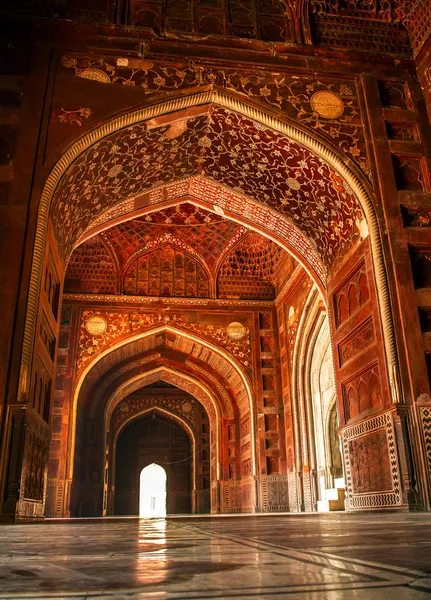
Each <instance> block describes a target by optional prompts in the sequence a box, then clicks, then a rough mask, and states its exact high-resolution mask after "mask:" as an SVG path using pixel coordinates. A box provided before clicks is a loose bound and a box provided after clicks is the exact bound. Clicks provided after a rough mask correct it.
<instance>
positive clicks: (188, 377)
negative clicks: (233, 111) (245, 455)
mask: <svg viewBox="0 0 431 600" xmlns="http://www.w3.org/2000/svg"><path fill="white" fill-rule="evenodd" d="M159 333H171V334H174V335H175V336H176V337H177V338H179V339H182V340H184V341H186V342H188V343H189V344H190V343H191V344H192V345H193V344H194V345H196V346H197V347H198V348H199V347H200V348H202V349H204V350H205V351H208V352H209V353H210V355H212V356H214V357H219V359H220V360H221V364H222V365H224V367H223V371H225V372H226V367H227V368H228V370H229V372H230V375H229V381H233V382H234V383H235V386H236V387H237V388H238V389H237V402H238V409H239V413H240V414H242V415H244V414H246V415H247V416H248V418H249V420H250V430H251V439H252V440H255V419H256V415H255V405H254V399H253V390H252V385H251V381H250V379H249V377H248V375H247V373H246V372H245V370H244V368H243V367H242V365H241V364H240V363H239V362H238V361H237V360H236V359H235V358H234V357H233V356H232V355H231V354H230V353H229V352H227V351H225V350H224V349H223V348H221V347H220V346H216V345H214V344H212V343H211V342H209V341H207V340H204V339H203V338H201V337H198V336H196V335H194V334H192V333H190V332H185V331H183V330H180V329H178V328H176V327H174V326H172V325H170V324H163V325H160V326H158V327H155V328H154V327H153V328H151V329H149V330H148V331H144V332H140V333H138V334H135V335H130V336H128V337H126V338H123V339H121V340H119V341H117V342H116V343H113V344H111V345H110V346H108V347H107V348H104V349H103V350H102V351H101V352H99V353H98V354H97V355H96V356H94V357H93V358H92V360H91V361H90V362H89V363H88V364H87V365H86V367H85V369H83V370H82V371H81V372H80V374H79V376H78V379H77V381H76V385H75V388H74V393H73V403H72V411H71V423H70V440H71V441H70V445H69V460H68V465H69V467H68V476H69V479H73V470H74V457H75V443H76V425H77V415H78V403H79V399H80V392H81V389H82V386H83V384H84V382H85V379H86V377H87V375H88V374H89V373H90V372H91V370H92V369H93V367H95V365H97V363H99V362H100V361H101V360H102V359H103V358H104V357H107V356H109V355H110V354H111V353H112V352H114V351H115V350H117V349H119V348H121V347H124V346H127V345H128V344H131V343H133V342H135V341H138V340H143V339H145V338H149V337H150V336H156V335H157V334H159ZM189 350H190V351H191V350H192V347H190V349H189ZM191 354H192V355H193V352H191ZM212 362H213V361H211V359H210V360H209V364H211V363H212ZM186 365H187V366H192V367H193V366H194V365H193V363H192V362H191V361H190V360H187V361H186ZM163 371H164V376H166V377H167V378H170V379H171V380H172V381H173V378H175V381H176V383H175V385H178V384H179V387H182V385H181V379H182V380H183V381H189V382H191V383H192V384H193V386H194V387H196V390H197V394H198V395H199V396H200V398H199V397H198V398H197V399H198V400H202V403H204V402H205V404H207V406H208V408H210V409H211V410H214V412H215V414H216V416H217V417H218V416H220V409H219V408H218V405H217V402H216V400H215V396H214V394H213V393H212V392H211V391H210V390H209V389H208V387H207V386H206V385H205V384H203V383H202V382H201V381H200V379H199V377H198V371H196V373H195V374H191V373H186V372H185V373H181V369H180V368H178V369H175V370H174V369H169V368H167V367H166V366H160V367H159V368H158V369H154V370H153V371H150V372H148V373H145V372H144V373H141V374H139V375H137V376H136V377H135V378H132V380H126V382H124V385H120V386H119V387H118V389H117V390H115V391H114V393H113V394H111V396H110V398H109V399H108V405H109V404H110V405H111V406H112V404H113V403H114V402H116V400H117V398H119V397H120V396H121V394H122V393H123V392H125V393H126V394H129V393H131V391H130V390H131V388H130V387H129V388H128V386H130V385H135V384H136V385H137V387H142V386H144V385H146V384H145V378H146V377H147V385H148V383H150V382H151V381H150V379H153V380H154V377H158V375H157V374H156V373H157V372H159V374H160V375H161V374H163ZM220 377H221V378H222V380H224V379H225V377H226V375H224V376H223V375H222V374H221V373H220ZM159 378H160V377H159ZM123 397H124V396H123ZM120 400H121V398H120V399H119V400H118V402H119V401H120ZM205 404H204V406H205ZM106 418H107V411H105V421H104V422H105V428H106V423H107V421H106ZM216 420H218V419H216ZM105 431H106V429H105ZM217 437H218V436H217ZM251 469H252V474H253V475H255V474H256V448H255V443H254V441H253V443H252V444H251Z"/></svg>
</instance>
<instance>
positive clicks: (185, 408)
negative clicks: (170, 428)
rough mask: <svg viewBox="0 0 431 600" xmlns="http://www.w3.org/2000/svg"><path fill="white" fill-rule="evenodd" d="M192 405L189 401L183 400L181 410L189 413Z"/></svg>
mask: <svg viewBox="0 0 431 600" xmlns="http://www.w3.org/2000/svg"><path fill="white" fill-rule="evenodd" d="M192 408H193V407H192V405H191V403H190V402H184V404H183V412H185V413H189V412H190V411H191V410H192Z"/></svg>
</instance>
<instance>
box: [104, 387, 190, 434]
mask: <svg viewBox="0 0 431 600" xmlns="http://www.w3.org/2000/svg"><path fill="white" fill-rule="evenodd" d="M196 403H197V400H195V398H193V397H192V396H189V395H187V396H184V397H183V398H177V397H172V398H170V397H168V396H151V397H146V396H133V395H132V396H128V397H127V398H125V399H124V400H122V401H121V402H120V403H119V404H118V405H117V406H116V408H115V409H114V411H113V413H112V417H111V423H112V425H113V427H114V429H115V430H117V431H118V429H120V427H121V425H122V424H123V423H125V422H126V421H128V420H129V419H130V417H132V416H133V415H137V414H139V413H140V412H142V411H144V410H145V409H147V408H153V407H156V406H161V407H164V408H167V409H169V410H170V411H171V412H172V413H174V414H175V415H179V416H181V417H182V418H183V419H184V420H185V421H186V422H187V423H189V425H190V426H191V429H192V430H193V427H194V426H195V424H196V416H195V409H196Z"/></svg>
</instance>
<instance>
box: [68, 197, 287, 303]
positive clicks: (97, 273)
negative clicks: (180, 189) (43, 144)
mask: <svg viewBox="0 0 431 600" xmlns="http://www.w3.org/2000/svg"><path fill="white" fill-rule="evenodd" d="M295 265H296V261H295V260H294V259H293V258H292V257H291V255H290V254H288V253H287V252H286V251H285V250H283V249H282V248H280V247H279V246H278V245H277V244H275V243H274V242H272V241H271V240H269V239H267V238H265V237H264V236H263V235H261V234H258V233H256V232H252V231H250V230H249V229H247V228H246V227H244V226H242V225H239V224H237V223H235V222H234V221H231V220H229V219H227V218H225V217H223V216H222V215H219V214H217V213H215V212H210V211H208V210H205V209H204V208H202V207H199V206H196V205H194V204H192V203H191V202H187V201H186V202H184V203H181V204H177V205H176V206H173V207H169V208H165V209H161V210H159V211H156V212H152V213H150V214H147V215H144V216H140V217H137V218H135V219H133V220H129V221H126V222H123V223H119V224H115V225H113V226H112V227H110V228H108V229H105V230H104V231H102V232H100V233H99V234H98V235H95V236H94V237H92V238H90V239H88V240H86V241H84V242H82V243H81V244H80V245H79V246H78V247H77V248H76V249H75V250H74V252H73V253H72V256H71V258H70V262H69V265H68V268H67V272H66V282H65V291H66V292H82V293H93V294H116V293H124V294H132V295H141V296H179V297H205V298H208V297H221V298H264V299H272V298H274V296H275V293H276V289H277V288H278V287H280V286H281V285H282V283H283V282H284V281H285V280H286V279H287V278H288V276H289V275H290V274H291V273H292V272H293V269H294V268H295Z"/></svg>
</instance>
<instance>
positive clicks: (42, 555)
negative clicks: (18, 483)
mask: <svg viewBox="0 0 431 600" xmlns="http://www.w3.org/2000/svg"><path fill="white" fill-rule="evenodd" d="M0 536H1V537H0V540H1V541H0V598H1V599H6V598H14V599H17V598H50V599H51V598H56V599H60V598H62V599H63V598H64V599H66V598H67V599H68V600H70V599H73V600H78V599H79V600H84V599H93V598H97V599H102V598H104V599H105V598H109V599H110V600H123V599H124V600H125V599H128V600H144V599H145V600H152V599H154V600H174V599H175V600H183V599H184V600H186V599H190V600H192V599H217V600H223V599H226V600H240V599H242V598H244V599H245V598H247V599H254V600H256V599H272V600H279V599H281V598H289V599H290V598H292V599H294V598H298V599H301V600H303V599H312V600H314V599H328V600H339V599H344V598H346V599H351V598H352V599H353V598H354V599H360V600H371V599H372V600H383V599H386V598H388V599H389V598H390V599H391V600H404V599H409V600H410V599H411V600H416V599H420V598H429V599H430V600H431V515H429V514H388V513H376V514H360V515H349V514H345V513H336V514H334V513H332V514H324V515H322V514H313V515H286V516H278V515H277V516H247V517H214V518H209V517H207V518H183V519H181V518H178V519H176V518H169V519H167V520H151V521H150V520H139V519H124V520H119V519H111V520H99V521H97V520H94V521H87V522H82V521H63V522H58V521H57V522H45V523H42V524H33V525H3V526H0Z"/></svg>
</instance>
